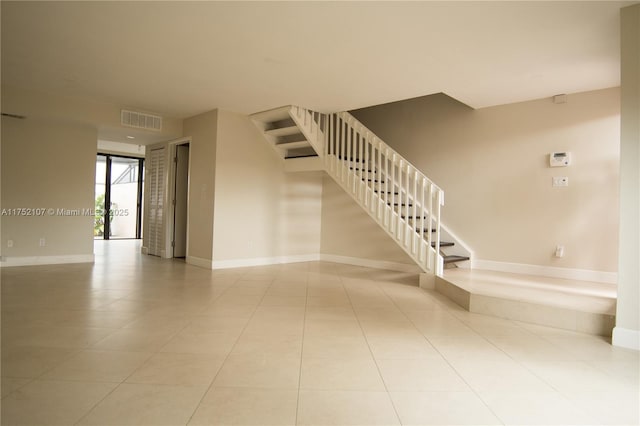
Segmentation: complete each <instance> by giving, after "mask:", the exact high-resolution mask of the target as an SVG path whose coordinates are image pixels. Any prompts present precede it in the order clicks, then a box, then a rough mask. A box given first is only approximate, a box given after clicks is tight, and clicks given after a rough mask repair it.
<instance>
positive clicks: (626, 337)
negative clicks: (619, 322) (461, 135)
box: [612, 327, 640, 351]
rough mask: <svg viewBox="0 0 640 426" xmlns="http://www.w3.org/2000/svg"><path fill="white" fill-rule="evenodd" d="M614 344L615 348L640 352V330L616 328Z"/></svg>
mask: <svg viewBox="0 0 640 426" xmlns="http://www.w3.org/2000/svg"><path fill="white" fill-rule="evenodd" d="M612 344H613V346H620V347H622V348H627V349H635V350H636V351H640V330H630V329H628V328H622V327H614V328H613V338H612Z"/></svg>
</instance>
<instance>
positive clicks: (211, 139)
mask: <svg viewBox="0 0 640 426" xmlns="http://www.w3.org/2000/svg"><path fill="white" fill-rule="evenodd" d="M217 129H218V111H217V110H214V111H209V112H205V113H203V114H200V115H197V116H195V117H191V118H188V119H185V120H184V135H185V136H189V137H191V143H190V145H189V154H190V164H189V219H188V220H189V226H188V232H189V235H188V238H187V242H188V248H187V256H188V258H187V260H189V257H193V258H198V259H204V260H209V261H210V260H211V259H212V258H213V257H212V256H213V254H212V253H213V222H214V216H213V212H214V191H215V171H216V143H217Z"/></svg>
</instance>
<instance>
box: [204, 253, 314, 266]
mask: <svg viewBox="0 0 640 426" xmlns="http://www.w3.org/2000/svg"><path fill="white" fill-rule="evenodd" d="M318 260H320V255H318V254H299V255H294V256H276V257H254V258H251V259H230V260H214V261H213V262H211V263H210V265H211V269H227V268H243V267H247V266H265V265H278V264H282V263H298V262H314V261H318Z"/></svg>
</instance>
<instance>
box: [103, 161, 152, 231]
mask: <svg viewBox="0 0 640 426" xmlns="http://www.w3.org/2000/svg"><path fill="white" fill-rule="evenodd" d="M143 164H144V160H143V159H141V158H129V157H121V156H116V155H110V154H99V155H98V157H97V162H96V217H95V227H94V237H95V238H104V239H105V240H109V239H125V238H141V236H142V235H141V228H142V227H141V218H142V190H143V182H142V180H143ZM107 183H108V184H107ZM107 218H108V220H107Z"/></svg>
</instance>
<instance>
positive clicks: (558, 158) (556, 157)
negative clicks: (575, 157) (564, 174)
mask: <svg viewBox="0 0 640 426" xmlns="http://www.w3.org/2000/svg"><path fill="white" fill-rule="evenodd" d="M570 164H571V153H570V152H552V153H551V154H549V166H551V167H567V166H568V165H570Z"/></svg>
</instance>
